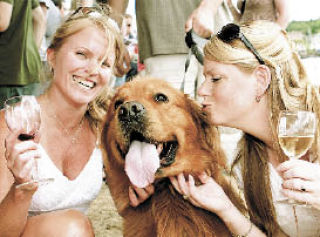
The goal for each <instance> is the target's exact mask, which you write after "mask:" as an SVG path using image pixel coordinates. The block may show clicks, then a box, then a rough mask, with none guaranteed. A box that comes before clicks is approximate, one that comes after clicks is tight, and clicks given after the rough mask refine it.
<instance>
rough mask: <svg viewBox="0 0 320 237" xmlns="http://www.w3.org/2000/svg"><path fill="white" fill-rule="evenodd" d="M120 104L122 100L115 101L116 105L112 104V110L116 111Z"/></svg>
mask: <svg viewBox="0 0 320 237" xmlns="http://www.w3.org/2000/svg"><path fill="white" fill-rule="evenodd" d="M122 104H123V100H117V101H116V103H114V109H117V108H118V107H119V106H120V105H122Z"/></svg>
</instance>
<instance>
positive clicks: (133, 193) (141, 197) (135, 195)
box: [129, 184, 154, 207]
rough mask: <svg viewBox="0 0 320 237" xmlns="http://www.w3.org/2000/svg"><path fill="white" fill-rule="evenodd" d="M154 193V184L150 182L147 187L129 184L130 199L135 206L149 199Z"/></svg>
mask: <svg viewBox="0 0 320 237" xmlns="http://www.w3.org/2000/svg"><path fill="white" fill-rule="evenodd" d="M153 193H154V186H153V185H152V184H150V185H149V186H147V187H146V188H137V187H133V186H129V200H130V205H131V206H133V207H136V206H138V205H139V204H140V203H142V202H144V201H145V200H147V199H148V198H149V197H150V196H151V195H152V194H153Z"/></svg>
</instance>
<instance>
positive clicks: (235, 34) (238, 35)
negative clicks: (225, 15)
mask: <svg viewBox="0 0 320 237" xmlns="http://www.w3.org/2000/svg"><path fill="white" fill-rule="evenodd" d="M217 37H218V39H220V40H221V41H223V42H225V43H230V42H231V41H232V40H235V39H239V40H241V41H242V42H243V44H244V45H245V46H246V47H247V48H248V49H249V50H250V51H251V52H252V53H253V55H254V56H255V57H256V59H257V60H258V61H259V63H260V64H263V65H264V64H265V62H264V60H263V59H262V57H261V56H260V54H259V53H258V52H257V50H256V49H255V48H254V47H253V45H252V44H251V43H250V41H249V40H248V39H247V37H246V36H245V35H244V34H243V33H242V32H241V31H240V27H239V26H238V25H236V24H233V23H230V24H228V25H225V26H224V27H222V29H221V30H220V31H219V32H218V34H217Z"/></svg>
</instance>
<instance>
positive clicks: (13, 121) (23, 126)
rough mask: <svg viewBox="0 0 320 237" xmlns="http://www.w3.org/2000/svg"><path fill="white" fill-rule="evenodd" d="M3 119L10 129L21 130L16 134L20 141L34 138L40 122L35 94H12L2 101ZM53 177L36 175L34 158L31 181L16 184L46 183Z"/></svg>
mask: <svg viewBox="0 0 320 237" xmlns="http://www.w3.org/2000/svg"><path fill="white" fill-rule="evenodd" d="M4 108H5V120H6V123H7V126H8V128H9V130H10V131H14V130H21V131H22V132H21V134H20V135H19V136H18V139H19V140H20V141H26V140H31V139H34V138H35V136H36V134H37V133H38V132H39V129H40V124H41V110H40V105H39V104H38V102H37V99H36V97H35V96H32V95H24V96H14V97H11V98H9V99H7V100H6V101H5V103H4ZM53 180H54V179H53V178H45V179H40V178H39V177H38V162H37V159H35V162H34V167H33V169H32V181H30V182H26V183H22V184H19V185H17V188H18V187H22V186H26V185H28V184H31V183H39V184H46V183H49V182H52V181H53Z"/></svg>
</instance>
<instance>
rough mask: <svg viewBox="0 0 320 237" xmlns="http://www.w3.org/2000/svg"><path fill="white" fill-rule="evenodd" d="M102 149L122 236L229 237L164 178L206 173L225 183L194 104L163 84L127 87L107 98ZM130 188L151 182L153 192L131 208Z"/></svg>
mask: <svg viewBox="0 0 320 237" xmlns="http://www.w3.org/2000/svg"><path fill="white" fill-rule="evenodd" d="M102 146H103V153H104V163H105V167H106V174H107V183H108V186H109V188H110V192H111V195H112V197H113V200H114V202H115V204H116V206H117V209H118V212H119V213H120V214H121V216H122V217H123V221H124V226H123V233H124V236H125V237H153V236H164V237H170V236H172V237H181V236H190V237H197V236H205V237H209V236H231V233H230V232H229V230H228V229H227V227H226V226H225V224H224V223H223V222H222V221H221V220H220V219H219V218H218V217H217V216H216V215H215V214H213V213H210V212H207V211H205V210H203V209H200V208H197V207H195V206H193V205H192V204H190V202H189V201H187V200H185V199H183V197H182V196H181V195H180V194H179V193H178V192H176V191H175V189H174V188H173V187H172V185H171V183H170V180H169V179H168V177H169V176H174V175H177V174H179V173H181V172H184V173H185V174H192V175H195V176H196V175H197V174H199V173H200V172H202V171H209V174H212V176H213V177H214V178H215V180H216V181H217V182H218V183H220V184H222V185H223V186H224V187H226V186H228V184H227V182H226V181H225V179H224V175H223V171H222V170H223V167H224V166H225V162H226V160H225V159H226V158H225V155H224V153H223V152H222V150H221V148H220V144H219V134H218V130H217V128H216V127H214V126H212V125H210V124H209V123H208V121H207V118H206V116H205V114H204V113H203V112H202V111H201V107H200V106H199V105H198V104H197V103H196V102H195V101H193V100H191V99H189V98H188V97H187V96H185V95H184V94H183V93H182V92H180V91H178V90H176V89H174V88H172V87H171V86H170V85H169V84H168V83H167V82H165V81H164V80H160V79H154V78H137V79H135V80H133V81H131V82H128V83H126V84H124V85H123V86H122V87H120V88H119V89H118V90H117V92H116V94H115V96H114V97H113V99H112V101H111V104H110V107H109V110H108V113H107V116H106V121H105V124H104V128H103V132H102ZM131 183H132V184H134V185H136V186H138V187H145V186H146V185H148V184H149V183H153V184H154V186H155V193H154V194H153V195H152V196H151V197H150V198H149V199H148V200H147V201H145V202H144V203H142V204H140V205H139V206H138V207H136V208H134V207H131V206H130V205H129V198H128V188H129V185H131ZM227 192H228V191H227Z"/></svg>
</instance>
